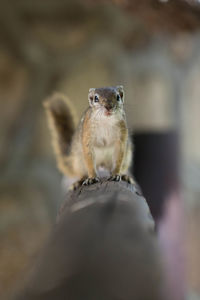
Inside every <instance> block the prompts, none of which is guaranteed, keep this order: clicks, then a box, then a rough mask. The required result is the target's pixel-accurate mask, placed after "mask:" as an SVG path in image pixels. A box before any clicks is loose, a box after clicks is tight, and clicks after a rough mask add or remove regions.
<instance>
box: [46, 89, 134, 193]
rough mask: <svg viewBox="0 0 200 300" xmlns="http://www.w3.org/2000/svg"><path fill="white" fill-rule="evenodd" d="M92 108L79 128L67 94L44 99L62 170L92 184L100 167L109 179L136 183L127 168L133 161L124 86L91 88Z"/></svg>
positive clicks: (90, 105)
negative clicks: (107, 174)
mask: <svg viewBox="0 0 200 300" xmlns="http://www.w3.org/2000/svg"><path fill="white" fill-rule="evenodd" d="M88 100H89V107H88V108H87V109H86V111H85V112H84V114H83V116H82V118H81V120H80V122H79V125H78V127H77V128H76V117H75V113H74V110H73V107H72V105H71V103H70V101H69V100H68V98H67V97H65V96H63V95H62V94H59V93H55V94H54V95H53V96H52V97H50V98H49V99H47V100H46V101H45V102H44V107H45V110H46V114H47V119H48V124H49V128H50V131H51V134H52V142H53V148H54V151H55V154H56V158H57V165H58V168H59V169H60V171H61V172H62V173H63V174H64V175H67V176H68V177H69V178H74V177H75V178H77V179H78V181H77V182H76V183H75V184H74V185H73V187H72V189H76V188H77V187H79V186H80V185H90V184H94V183H96V182H99V181H100V178H99V175H98V170H99V168H100V167H103V168H105V169H107V170H108V171H109V173H110V177H109V180H112V181H120V180H124V181H127V182H128V183H132V184H133V183H134V180H133V178H132V177H131V176H130V175H129V173H128V170H129V167H130V165H131V162H132V152H133V151H132V143H131V141H130V138H129V135H128V128H127V124H126V116H125V111H124V108H123V104H124V90H123V86H121V85H120V86H115V87H103V88H91V89H89V93H88Z"/></svg>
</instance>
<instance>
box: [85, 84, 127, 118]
mask: <svg viewBox="0 0 200 300" xmlns="http://www.w3.org/2000/svg"><path fill="white" fill-rule="evenodd" d="M88 100H89V104H90V106H91V107H92V108H93V109H104V110H105V114H106V115H107V116H109V115H111V114H112V113H113V112H115V111H117V110H119V109H120V108H123V103H124V90H123V86H122V85H118V86H114V87H103V88H96V89H94V88H92V89H89V94H88Z"/></svg>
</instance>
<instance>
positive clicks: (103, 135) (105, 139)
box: [95, 119, 119, 147]
mask: <svg viewBox="0 0 200 300" xmlns="http://www.w3.org/2000/svg"><path fill="white" fill-rule="evenodd" d="M118 138H119V126H117V123H116V121H115V120H112V119H111V120H105V121H102V122H98V124H96V126H95V146H96V147H106V146H111V145H112V144H113V143H114V142H115V141H116V139H118Z"/></svg>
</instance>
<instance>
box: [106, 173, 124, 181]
mask: <svg viewBox="0 0 200 300" xmlns="http://www.w3.org/2000/svg"><path fill="white" fill-rule="evenodd" d="M121 179H122V178H121V175H119V174H115V175H112V176H111V177H110V178H109V180H110V181H120V180H121Z"/></svg>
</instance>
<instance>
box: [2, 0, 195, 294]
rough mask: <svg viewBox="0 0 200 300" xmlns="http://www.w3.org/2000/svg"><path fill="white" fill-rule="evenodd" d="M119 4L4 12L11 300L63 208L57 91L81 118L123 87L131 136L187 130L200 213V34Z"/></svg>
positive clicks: (63, 4)
mask: <svg viewBox="0 0 200 300" xmlns="http://www.w3.org/2000/svg"><path fill="white" fill-rule="evenodd" d="M118 2H120V1H118ZM119 4H120V5H118V3H117V5H114V4H111V3H105V2H104V3H102V4H101V3H100V4H94V3H93V4H92V3H91V2H87V1H86V2H81V1H58V2H57V4H56V2H53V1H50V0H48V1H47V0H46V1H42V2H41V1H35V2H32V1H22V0H20V1H11V0H10V1H7V2H6V3H5V2H3V1H1V2H0V11H1V12H0V23H1V27H0V28H1V29H0V41H1V42H0V137H1V140H0V168H1V177H0V298H1V299H5V298H6V294H7V293H8V291H12V289H14V288H15V286H16V285H17V282H18V280H21V279H23V277H24V276H25V275H24V274H25V270H27V268H28V267H29V265H30V264H31V262H32V261H33V260H34V257H35V256H36V254H37V252H38V250H39V249H40V248H41V247H42V245H43V243H44V241H45V239H46V238H47V236H48V233H49V231H50V228H51V226H52V225H53V224H54V222H55V216H56V212H57V209H58V207H59V204H60V202H61V201H62V198H63V195H62V191H61V175H60V174H59V172H58V171H57V169H56V165H55V159H54V156H53V152H52V149H51V143H50V135H49V132H48V128H47V124H46V120H45V115H44V112H43V108H42V101H43V100H44V99H45V97H47V96H48V95H49V94H51V93H52V92H53V91H55V90H57V91H61V92H64V93H65V94H67V95H68V96H69V98H70V99H71V100H72V101H73V103H74V105H75V107H76V109H77V112H78V113H79V115H80V114H81V112H82V111H83V110H84V109H85V107H86V106H87V93H88V89H89V88H91V87H98V86H105V85H116V84H123V85H124V88H125V92H126V99H125V101H126V110H127V116H128V124H129V127H130V129H131V130H132V129H134V130H137V131H149V130H152V131H161V130H162V131H165V130H169V129H177V130H179V132H180V134H181V137H182V139H181V145H182V148H181V149H182V174H181V175H182V178H183V187H184V193H185V198H186V203H187V204H190V203H192V207H193V208H194V207H195V208H196V207H199V198H200V189H199V179H200V139H199V130H200V118H199V111H200V101H199V99H200V88H199V76H200V73H199V70H200V54H199V53H200V52H199V48H200V32H199V31H198V30H197V31H196V32H193V31H192V32H187V31H186V32H185V31H181V32H176V34H172V33H163V32H162V30H158V31H156V32H155V31H154V30H152V28H151V26H149V27H148V26H147V24H146V21H144V18H143V17H140V14H139V13H138V16H137V14H131V13H130V11H127V10H126V9H123V6H121V3H119ZM163 5H164V4H163ZM145 20H146V17H145ZM192 216H193V215H192V214H191V219H193V217H192ZM197 220H198V219H196V222H198V221H197ZM195 228H196V227H195V226H193V227H190V229H191V230H192V233H193V234H194V235H195ZM189 236H190V237H191V232H190V234H189ZM188 243H190V244H192V241H191V240H189V242H188ZM199 244H200V243H199ZM199 244H198V246H199ZM195 247H196V246H195ZM192 249H193V248H192ZM195 249H196V248H195ZM191 251H193V250H191ZM195 253H196V251H195ZM196 255H197V254H196ZM189 257H191V255H190V256H189ZM194 261H195V262H196V261H197V259H195V258H194V256H193V254H192V264H191V263H190V259H189V263H188V265H189V270H192V267H191V265H192V266H193V265H194ZM196 272H197V271H196ZM190 273H192V271H191V272H190ZM192 274H193V273H192ZM197 276H198V275H195V277H194V276H193V275H191V276H190V277H189V278H190V279H189V280H190V286H191V288H194V289H195V290H198V289H199V288H200V286H199V282H198V280H196V278H197ZM199 278H200V276H199Z"/></svg>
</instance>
